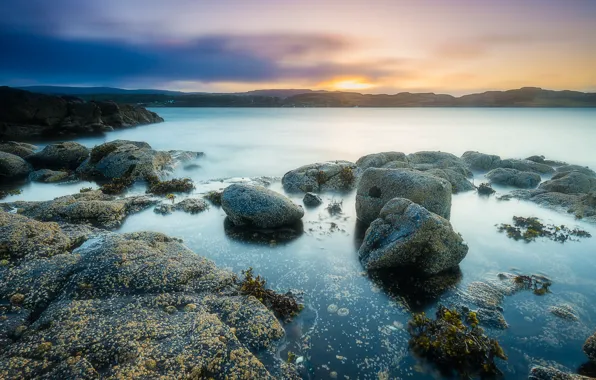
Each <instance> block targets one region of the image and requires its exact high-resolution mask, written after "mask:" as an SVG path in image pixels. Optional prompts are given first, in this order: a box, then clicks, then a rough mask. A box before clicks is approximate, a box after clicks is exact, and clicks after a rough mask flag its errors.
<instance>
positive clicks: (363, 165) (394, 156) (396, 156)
mask: <svg viewBox="0 0 596 380" xmlns="http://www.w3.org/2000/svg"><path fill="white" fill-rule="evenodd" d="M389 162H403V163H406V164H407V162H408V157H407V156H406V154H405V153H402V152H381V153H374V154H368V155H366V156H362V157H360V158H359V159H358V161H356V166H357V167H358V168H360V169H361V170H366V169H368V168H381V167H383V166H385V165H386V164H388V163H389Z"/></svg>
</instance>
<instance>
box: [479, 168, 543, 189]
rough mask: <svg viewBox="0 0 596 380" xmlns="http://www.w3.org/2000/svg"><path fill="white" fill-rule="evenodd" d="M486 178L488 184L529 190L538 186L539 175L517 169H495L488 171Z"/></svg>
mask: <svg viewBox="0 0 596 380" xmlns="http://www.w3.org/2000/svg"><path fill="white" fill-rule="evenodd" d="M486 178H488V180H489V181H490V183H494V184H497V185H504V186H513V187H518V188H521V189H529V188H534V187H536V186H538V184H539V183H540V181H541V180H542V179H541V178H540V175H539V174H537V173H534V172H523V171H520V170H517V169H504V168H497V169H493V170H491V171H489V172H488V173H487V174H486Z"/></svg>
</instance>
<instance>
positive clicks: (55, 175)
mask: <svg viewBox="0 0 596 380" xmlns="http://www.w3.org/2000/svg"><path fill="white" fill-rule="evenodd" d="M70 176H71V174H70V173H68V172H63V171H56V170H50V169H40V170H36V171H34V172H33V173H31V174H29V181H33V182H46V183H53V182H60V181H64V180H66V179H68V178H69V177H70Z"/></svg>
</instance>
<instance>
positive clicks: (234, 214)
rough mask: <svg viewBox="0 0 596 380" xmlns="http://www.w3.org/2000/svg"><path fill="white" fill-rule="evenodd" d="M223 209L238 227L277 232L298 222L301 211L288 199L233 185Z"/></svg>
mask: <svg viewBox="0 0 596 380" xmlns="http://www.w3.org/2000/svg"><path fill="white" fill-rule="evenodd" d="M221 206H222V208H223V210H224V211H225V213H226V214H227V215H228V218H229V219H230V221H231V222H232V223H234V225H236V226H253V227H258V228H275V227H281V226H284V225H289V224H293V223H296V222H298V221H299V220H300V219H301V218H302V217H303V216H304V210H303V209H302V207H300V206H298V205H296V204H294V203H293V202H292V201H291V200H290V199H289V198H288V197H286V196H284V195H282V194H279V193H276V192H274V191H272V190H269V189H267V188H265V187H262V186H252V185H246V184H239V183H238V184H233V185H230V186H228V187H227V188H226V189H225V190H224V192H223V194H222V197H221Z"/></svg>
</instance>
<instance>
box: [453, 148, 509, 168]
mask: <svg viewBox="0 0 596 380" xmlns="http://www.w3.org/2000/svg"><path fill="white" fill-rule="evenodd" d="M461 159H462V160H463V161H464V162H465V163H466V165H468V167H469V168H470V169H472V170H480V171H489V170H492V169H495V168H498V167H499V166H500V165H501V157H499V156H497V155H493V154H485V153H480V152H473V151H467V152H465V153H464V154H463V155H462V156H461Z"/></svg>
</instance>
